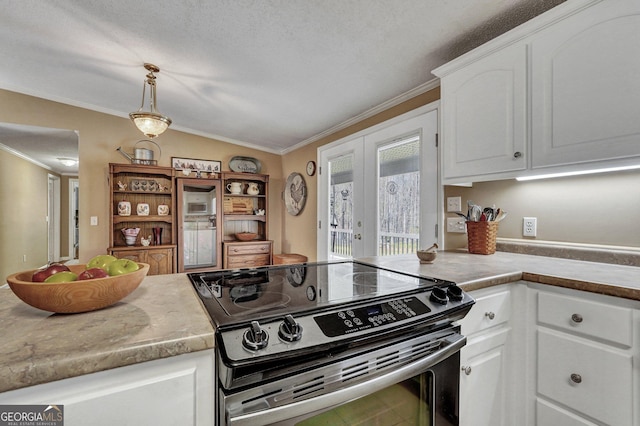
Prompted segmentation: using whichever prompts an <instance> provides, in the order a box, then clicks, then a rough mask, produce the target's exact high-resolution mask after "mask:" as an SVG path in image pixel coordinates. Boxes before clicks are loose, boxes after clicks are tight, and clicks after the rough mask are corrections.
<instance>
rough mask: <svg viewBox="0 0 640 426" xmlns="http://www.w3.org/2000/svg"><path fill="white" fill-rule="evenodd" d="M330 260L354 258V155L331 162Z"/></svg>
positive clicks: (344, 156)
mask: <svg viewBox="0 0 640 426" xmlns="http://www.w3.org/2000/svg"><path fill="white" fill-rule="evenodd" d="M329 170H330V176H331V183H330V188H329V203H330V205H329V209H330V210H329V214H330V226H331V241H330V242H329V259H343V258H350V257H351V256H353V251H352V248H353V155H352V154H347V155H343V156H340V157H337V158H334V159H332V160H329Z"/></svg>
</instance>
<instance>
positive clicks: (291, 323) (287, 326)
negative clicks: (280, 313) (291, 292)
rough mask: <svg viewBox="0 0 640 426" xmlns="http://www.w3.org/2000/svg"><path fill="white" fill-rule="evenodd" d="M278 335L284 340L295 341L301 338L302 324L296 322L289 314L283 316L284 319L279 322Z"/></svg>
mask: <svg viewBox="0 0 640 426" xmlns="http://www.w3.org/2000/svg"><path fill="white" fill-rule="evenodd" d="M278 336H280V338H281V339H282V340H284V341H285V342H295V341H297V340H300V339H301V338H302V326H301V325H300V324H298V323H297V322H296V320H295V319H294V318H293V316H291V315H287V316H285V317H284V321H283V322H282V324H280V329H279V330H278Z"/></svg>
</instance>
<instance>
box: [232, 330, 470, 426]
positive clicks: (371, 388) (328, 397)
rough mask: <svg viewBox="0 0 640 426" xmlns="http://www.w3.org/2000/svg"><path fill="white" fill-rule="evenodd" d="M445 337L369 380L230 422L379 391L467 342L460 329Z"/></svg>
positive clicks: (285, 414) (246, 424)
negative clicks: (418, 355)
mask: <svg viewBox="0 0 640 426" xmlns="http://www.w3.org/2000/svg"><path fill="white" fill-rule="evenodd" d="M445 341H446V342H447V344H446V345H445V346H444V347H442V348H441V349H439V350H437V351H436V352H433V353H432V354H429V355H427V356H426V357H424V358H422V359H420V360H418V361H416V362H412V363H409V364H407V365H404V366H402V367H399V368H397V369H395V370H393V371H390V372H388V373H385V374H383V375H380V376H377V377H373V378H371V379H370V380H365V381H364V382H361V383H357V384H355V385H352V386H349V387H346V388H342V389H338V390H335V391H333V392H330V393H327V394H324V395H320V396H317V397H314V398H309V399H306V400H303V401H298V402H294V403H292V404H287V405H283V406H279V407H274V408H270V409H267V410H261V411H258V412H255V413H249V414H243V415H239V416H237V417H232V418H227V424H228V425H232V426H264V425H270V424H274V423H277V422H280V421H284V420H288V419H293V418H296V417H298V416H302V415H305V414H309V413H310V412H314V411H319V410H324V409H327V408H330V407H333V406H338V405H340V404H343V403H344V402H345V401H350V400H352V399H355V398H358V397H361V396H364V395H368V394H371V393H374V392H377V391H379V390H382V389H384V388H387V387H389V386H391V385H394V384H396V383H400V382H402V381H403V380H407V379H410V378H411V377H414V376H416V375H418V374H421V373H424V372H425V371H427V370H428V369H429V368H430V367H432V366H434V365H436V364H438V363H439V362H440V361H443V360H445V359H447V358H448V357H450V356H451V355H453V354H455V353H456V352H458V351H459V350H460V349H461V348H462V347H463V346H464V345H465V344H466V343H467V338H466V337H464V336H462V335H460V334H458V333H453V334H451V335H450V336H448V337H447V338H446V339H445ZM225 414H227V413H225Z"/></svg>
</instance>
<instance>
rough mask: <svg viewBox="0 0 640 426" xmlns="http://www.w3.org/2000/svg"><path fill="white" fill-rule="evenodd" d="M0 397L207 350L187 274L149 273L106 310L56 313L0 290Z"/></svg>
mask: <svg viewBox="0 0 640 426" xmlns="http://www.w3.org/2000/svg"><path fill="white" fill-rule="evenodd" d="M0 322H1V323H2V344H0V392H4V391H7V390H12V389H18V388H22V387H26V386H32V385H36V384H40V383H47V382H51V381H54V380H60V379H65V378H69V377H74V376H79V375H83V374H89V373H94V372H97V371H102V370H107V369H110V368H116V367H122V366H125V365H130V364H136V363H139V362H145V361H151V360H154V359H158V358H165V357H170V356H175V355H180V354H184V353H188V352H195V351H201V350H205V349H210V348H213V346H214V329H213V326H212V325H211V323H210V322H209V319H208V317H207V315H206V314H205V312H204V310H203V309H202V307H201V305H200V301H199V300H198V297H197V296H196V294H195V293H194V291H193V288H192V286H191V283H190V282H189V279H188V278H187V276H186V275H185V274H175V275H156V276H148V277H146V278H145V279H144V281H143V282H142V283H141V284H140V286H139V287H138V288H137V289H136V290H135V291H134V292H133V293H131V294H130V295H129V296H127V297H126V298H124V299H123V300H121V301H120V302H118V303H116V304H115V305H113V306H110V307H108V308H105V309H102V310H98V311H94V312H86V313H81V314H71V315H60V314H52V313H50V312H45V311H41V310H39V309H36V308H33V307H31V306H29V305H27V304H25V303H24V302H22V301H21V300H20V299H18V298H17V297H16V296H15V295H14V294H13V292H12V291H11V289H9V288H2V289H0Z"/></svg>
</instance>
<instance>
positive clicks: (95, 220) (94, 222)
mask: <svg viewBox="0 0 640 426" xmlns="http://www.w3.org/2000/svg"><path fill="white" fill-rule="evenodd" d="M91 226H98V216H91Z"/></svg>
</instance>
